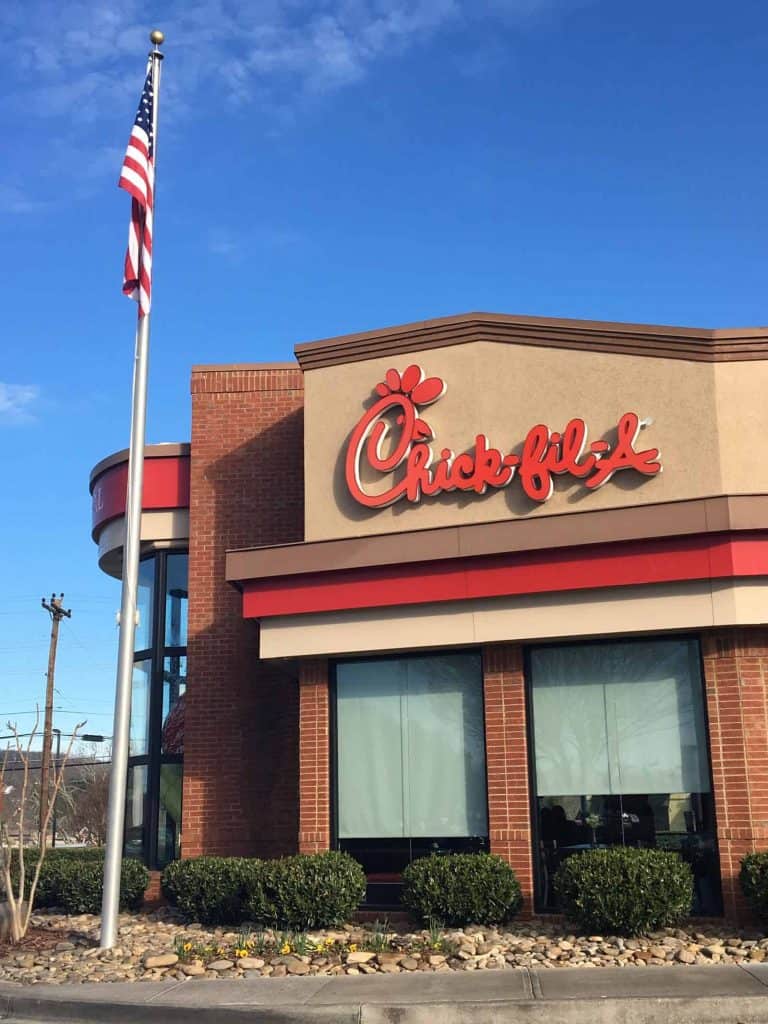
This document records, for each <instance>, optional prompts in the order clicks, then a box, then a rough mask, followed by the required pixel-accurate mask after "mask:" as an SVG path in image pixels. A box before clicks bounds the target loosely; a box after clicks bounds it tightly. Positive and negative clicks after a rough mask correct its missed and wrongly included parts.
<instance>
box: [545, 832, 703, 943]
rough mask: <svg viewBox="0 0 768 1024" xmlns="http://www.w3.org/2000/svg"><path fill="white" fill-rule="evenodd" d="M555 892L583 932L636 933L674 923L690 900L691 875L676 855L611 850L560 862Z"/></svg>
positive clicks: (626, 849)
mask: <svg viewBox="0 0 768 1024" xmlns="http://www.w3.org/2000/svg"><path fill="white" fill-rule="evenodd" d="M554 886H555V893H556V894H557V898H558V900H559V903H560V906H561V907H562V909H563V912H564V914H565V915H566V917H568V918H570V920H572V921H574V922H576V923H577V924H579V925H580V926H581V927H582V928H583V929H584V930H585V931H587V932H598V933H601V934H608V935H611V934H613V935H616V934H618V935H637V934H640V933H643V932H647V931H654V930H655V929H658V928H663V927H667V926H669V925H673V924H676V923H677V922H678V921H680V920H681V918H683V917H685V916H686V915H687V914H688V913H689V912H690V909H691V904H692V902H693V873H692V872H691V869H690V867H689V866H688V865H687V864H686V863H685V861H683V860H681V859H680V857H679V855H678V854H676V853H669V852H666V851H664V850H643V849H635V848H634V847H630V846H614V847H611V848H610V849H607V850H587V851H586V852H585V853H579V854H575V855H574V856H573V857H569V858H568V859H567V860H566V861H564V862H563V863H562V864H561V865H560V868H559V869H558V871H557V874H556V875H555V881H554Z"/></svg>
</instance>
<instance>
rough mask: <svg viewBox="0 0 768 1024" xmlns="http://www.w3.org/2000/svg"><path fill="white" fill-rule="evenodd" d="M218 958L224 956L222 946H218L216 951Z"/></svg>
mask: <svg viewBox="0 0 768 1024" xmlns="http://www.w3.org/2000/svg"><path fill="white" fill-rule="evenodd" d="M216 952H217V953H218V955H219V956H224V953H225V950H224V948H223V947H222V946H219V947H218V948H217V950H216Z"/></svg>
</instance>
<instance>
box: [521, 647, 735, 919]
mask: <svg viewBox="0 0 768 1024" xmlns="http://www.w3.org/2000/svg"><path fill="white" fill-rule="evenodd" d="M529 667H530V679H531V694H532V711H533V748H534V764H535V771H534V782H535V789H536V801H537V812H538V814H537V817H538V821H537V824H538V840H537V846H538V851H539V857H538V892H537V895H538V899H539V904H540V906H541V907H542V908H554V907H555V898H554V892H553V889H552V885H551V881H552V877H553V875H554V873H555V872H556V870H557V868H558V867H559V865H560V864H561V863H562V861H563V860H564V859H565V858H567V857H569V856H572V855H573V854H574V853H576V852H578V851H580V850H584V849H589V848H590V847H605V846H611V845H616V844H622V845H627V846H637V847H644V846H645V847H659V848H664V849H670V850H676V851H678V852H679V853H680V854H681V856H682V857H683V858H684V859H685V860H687V861H688V862H689V863H690V864H691V867H692V869H693V873H694V878H695V880H696V903H695V908H694V909H695V910H697V911H698V912H700V913H707V914H716V913H719V912H720V890H719V882H718V878H719V871H718V866H717V853H716V846H715V838H714V835H715V830H714V810H713V801H712V793H711V785H710V771H709V757H708V753H707V741H706V728H705V720H704V706H703V696H702V684H701V672H700V660H699V647H698V643H697V641H695V640H689V639H657V640H632V641H622V642H617V643H592V644H579V645H559V646H550V647H539V648H534V649H532V650H531V652H530V658H529Z"/></svg>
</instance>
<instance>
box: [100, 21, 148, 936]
mask: <svg viewBox="0 0 768 1024" xmlns="http://www.w3.org/2000/svg"><path fill="white" fill-rule="evenodd" d="M149 38H150V40H151V42H152V44H153V46H154V49H153V50H152V52H151V54H150V57H151V58H152V90H153V93H154V103H153V122H152V139H153V156H154V163H155V187H156V182H157V113H158V107H159V99H160V96H159V94H160V62H161V61H162V59H163V55H162V54H161V53H160V51H159V50H158V49H157V47H158V46H159V45H160V44H161V43H162V42H163V34H162V32H158V31H156V30H155V31H153V32H152V33H150V37H149ZM153 242H154V233H153ZM149 317H150V314H149V313H147V314H146V316H143V317H142V318H141V319H140V320H139V325H138V328H137V330H136V355H135V358H134V364H133V406H132V410H131V442H130V454H129V457H128V494H127V496H126V503H125V504H126V516H125V544H124V546H123V587H122V595H121V600H120V640H119V645H118V652H117V687H116V694H115V722H114V728H113V730H112V737H113V739H112V771H111V773H110V777H109V804H108V807H107V847H106V852H105V857H104V895H103V897H102V903H101V940H100V945H101V948H102V949H111V947H112V946H114V945H115V943H116V941H117V920H118V913H119V909H120V867H121V861H122V856H123V826H124V821H125V791H126V784H127V780H128V751H129V741H130V733H129V730H130V723H131V684H132V681H133V645H134V636H135V632H136V591H137V589H138V578H139V554H140V549H141V490H142V484H143V478H144V434H145V426H146V419H147V366H148V361H149Z"/></svg>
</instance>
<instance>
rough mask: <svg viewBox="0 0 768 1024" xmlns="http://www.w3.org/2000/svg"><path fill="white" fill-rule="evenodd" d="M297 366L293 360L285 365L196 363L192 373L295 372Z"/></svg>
mask: <svg viewBox="0 0 768 1024" xmlns="http://www.w3.org/2000/svg"><path fill="white" fill-rule="evenodd" d="M298 367H299V364H298V363H297V362H296V360H295V359H291V360H289V361H288V362H285V363H197V364H195V365H194V366H193V367H192V373H218V372H220V371H221V370H227V371H232V372H235V373H236V372H237V371H238V370H297V369H298Z"/></svg>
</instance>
